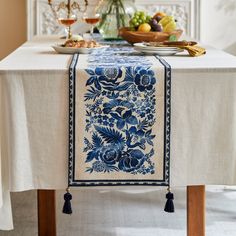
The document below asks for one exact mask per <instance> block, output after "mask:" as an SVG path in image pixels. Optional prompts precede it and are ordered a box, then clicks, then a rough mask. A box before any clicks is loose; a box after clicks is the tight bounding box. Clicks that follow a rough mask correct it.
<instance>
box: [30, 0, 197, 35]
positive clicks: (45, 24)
mask: <svg viewBox="0 0 236 236" xmlns="http://www.w3.org/2000/svg"><path fill="white" fill-rule="evenodd" d="M27 1H28V39H30V38H32V36H34V35H48V34H63V32H64V29H63V27H61V26H60V25H59V24H58V23H57V22H56V21H55V19H54V17H53V14H52V12H51V9H50V7H49V6H48V4H47V2H48V1H47V0H27ZM54 1H58V0H54ZM59 1H60V0H59ZM98 1H99V0H90V1H89V8H93V7H95V6H96V4H97V2H98ZM78 2H81V3H82V2H83V0H78ZM134 2H135V6H136V7H137V9H138V10H139V9H140V10H145V11H147V12H148V13H150V14H151V15H152V14H154V13H155V12H157V11H164V12H166V13H167V14H171V15H173V16H174V17H175V18H176V19H177V22H178V23H177V24H178V26H179V28H181V29H184V32H185V33H186V35H189V36H191V37H193V38H199V32H200V30H199V25H200V24H199V15H200V14H199V9H200V6H199V2H200V0H134ZM78 17H82V14H81V15H80V16H78ZM88 29H89V26H88V25H86V24H85V23H83V22H82V20H79V21H78V23H76V24H75V25H74V26H73V32H75V33H83V32H86V31H87V30H88Z"/></svg>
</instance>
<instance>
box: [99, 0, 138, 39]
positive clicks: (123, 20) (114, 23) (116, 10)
mask: <svg viewBox="0 0 236 236" xmlns="http://www.w3.org/2000/svg"><path fill="white" fill-rule="evenodd" d="M97 11H98V13H99V14H100V15H101V21H100V23H99V25H98V27H97V28H98V30H99V32H100V34H101V35H102V37H103V38H104V39H107V40H113V39H121V37H120V36H119V28H122V27H127V26H129V21H130V19H131V18H132V15H133V14H134V12H135V11H136V8H135V6H134V1H133V0H103V1H102V2H101V4H100V5H99V7H98V10H97Z"/></svg>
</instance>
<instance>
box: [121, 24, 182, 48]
mask: <svg viewBox="0 0 236 236" xmlns="http://www.w3.org/2000/svg"><path fill="white" fill-rule="evenodd" d="M182 33H183V30H181V29H178V30H175V31H172V32H169V33H167V32H148V33H144V32H139V31H130V30H129V28H128V27H124V28H121V29H120V30H119V35H120V36H121V37H122V38H123V39H125V40H126V41H127V42H129V43H131V44H133V43H141V42H163V41H166V40H168V39H169V37H170V35H175V36H176V38H177V39H179V37H180V36H181V35H182Z"/></svg>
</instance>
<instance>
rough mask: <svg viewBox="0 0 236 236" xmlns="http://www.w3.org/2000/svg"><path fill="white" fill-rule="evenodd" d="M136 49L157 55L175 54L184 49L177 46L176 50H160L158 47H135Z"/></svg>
mask: <svg viewBox="0 0 236 236" xmlns="http://www.w3.org/2000/svg"><path fill="white" fill-rule="evenodd" d="M134 49H135V50H137V51H139V52H142V53H145V54H152V55H153V54H156V55H159V56H173V55H175V54H176V53H179V52H183V49H179V48H177V49H175V50H158V49H155V50H146V49H143V48H139V47H135V48H134Z"/></svg>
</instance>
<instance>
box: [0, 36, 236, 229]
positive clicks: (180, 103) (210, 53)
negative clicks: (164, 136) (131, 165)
mask: <svg viewBox="0 0 236 236" xmlns="http://www.w3.org/2000/svg"><path fill="white" fill-rule="evenodd" d="M54 42H55V38H36V39H34V40H33V41H32V42H27V43H26V44H24V45H23V46H22V47H20V48H18V49H17V50H16V51H15V52H14V53H12V54H11V55H10V56H8V57H7V58H6V59H4V60H3V61H1V62H0V91H1V93H0V100H1V103H0V104H1V107H0V115H1V119H0V120H1V142H0V150H1V153H0V167H1V168H0V229H11V228H12V227H13V224H12V214H11V205H10V198H9V193H10V191H23V190H28V189H64V188H66V186H67V158H68V140H67V138H68V120H67V119H68V65H69V62H70V58H71V55H61V54H56V53H55V52H54V51H53V49H52V48H51V47H50V45H52V44H53V43H54ZM165 59H166V61H167V62H168V63H169V64H170V65H171V66H172V113H171V117H172V118H171V119H172V121H171V126H172V131H171V185H172V186H186V185H194V184H226V185H235V184H236V145H235V144H236V58H235V57H234V56H231V55H229V54H226V53H224V52H222V51H218V50H215V49H213V48H207V54H206V55H205V56H201V57H197V58H191V57H188V56H186V54H185V53H183V54H180V55H178V56H172V57H166V58H165ZM117 188H119V187H117Z"/></svg>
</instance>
